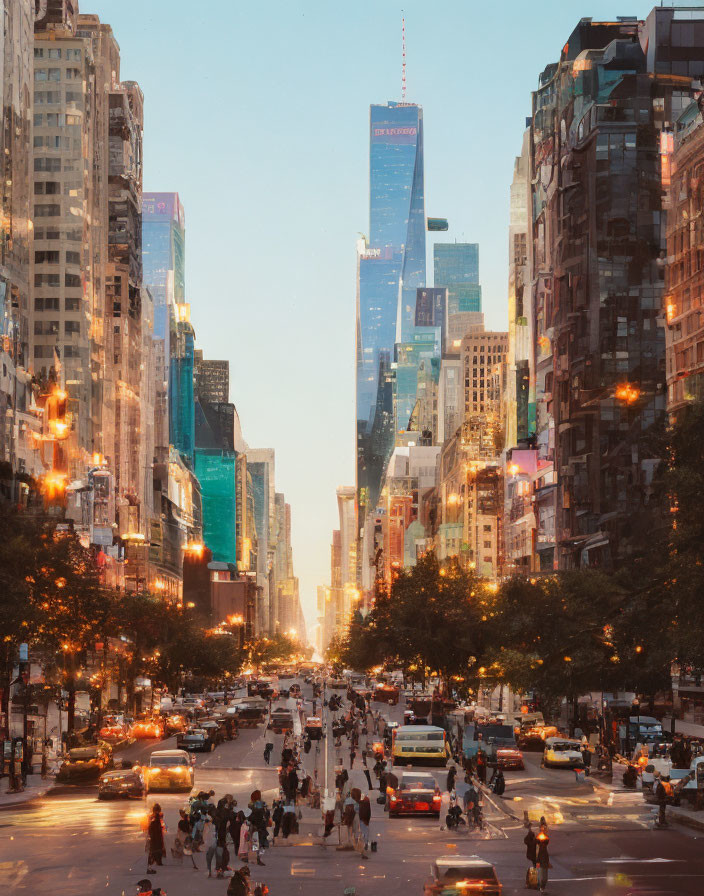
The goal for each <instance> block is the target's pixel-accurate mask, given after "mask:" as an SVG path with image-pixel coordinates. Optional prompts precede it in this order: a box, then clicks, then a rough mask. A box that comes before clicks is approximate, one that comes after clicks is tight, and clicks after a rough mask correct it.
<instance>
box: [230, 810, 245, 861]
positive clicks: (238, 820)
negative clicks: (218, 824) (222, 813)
mask: <svg viewBox="0 0 704 896" xmlns="http://www.w3.org/2000/svg"><path fill="white" fill-rule="evenodd" d="M243 822H244V812H242V811H239V812H237V813H236V814H235V813H233V817H232V818H231V820H230V824H229V830H230V837H231V838H232V846H233V848H234V851H235V855H236V856H238V855H239V852H240V835H241V832H242V824H243Z"/></svg>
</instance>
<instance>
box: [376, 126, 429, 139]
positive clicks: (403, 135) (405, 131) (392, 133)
mask: <svg viewBox="0 0 704 896" xmlns="http://www.w3.org/2000/svg"><path fill="white" fill-rule="evenodd" d="M417 139H418V128H417V127H416V126H415V125H409V126H408V127H400V128H399V127H377V126H373V127H372V140H374V141H375V142H377V143H415V142H416V140H417Z"/></svg>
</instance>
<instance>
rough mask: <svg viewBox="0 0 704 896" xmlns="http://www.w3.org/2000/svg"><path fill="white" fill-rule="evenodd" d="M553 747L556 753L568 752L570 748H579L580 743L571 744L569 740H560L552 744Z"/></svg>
mask: <svg viewBox="0 0 704 896" xmlns="http://www.w3.org/2000/svg"><path fill="white" fill-rule="evenodd" d="M552 749H553V750H554V751H555V752H556V753H567V752H569V751H570V750H579V744H571V743H569V742H565V741H563V742H560V743H556V744H553V745H552Z"/></svg>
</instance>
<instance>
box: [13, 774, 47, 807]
mask: <svg viewBox="0 0 704 896" xmlns="http://www.w3.org/2000/svg"><path fill="white" fill-rule="evenodd" d="M9 784H10V782H9V779H8V778H1V779H0V811H2V810H3V809H14V808H15V806H20V805H22V804H23V803H28V802H29V801H30V800H36V799H39V798H40V797H42V796H44V795H45V794H46V793H47V792H48V791H49V790H51V788H52V787H53V786H54V778H53V775H52V776H51V777H48V778H42V776H41V775H29V776H28V777H27V786H26V787H25V789H24V790H21V791H20V792H19V793H8V792H7V789H8V787H9Z"/></svg>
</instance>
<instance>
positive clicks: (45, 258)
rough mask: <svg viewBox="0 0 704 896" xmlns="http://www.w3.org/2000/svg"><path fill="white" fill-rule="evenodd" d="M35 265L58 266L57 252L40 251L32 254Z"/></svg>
mask: <svg viewBox="0 0 704 896" xmlns="http://www.w3.org/2000/svg"><path fill="white" fill-rule="evenodd" d="M34 263H35V264H58V263H59V252H58V250H57V249H51V250H47V249H41V250H39V251H37V252H35V253H34Z"/></svg>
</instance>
